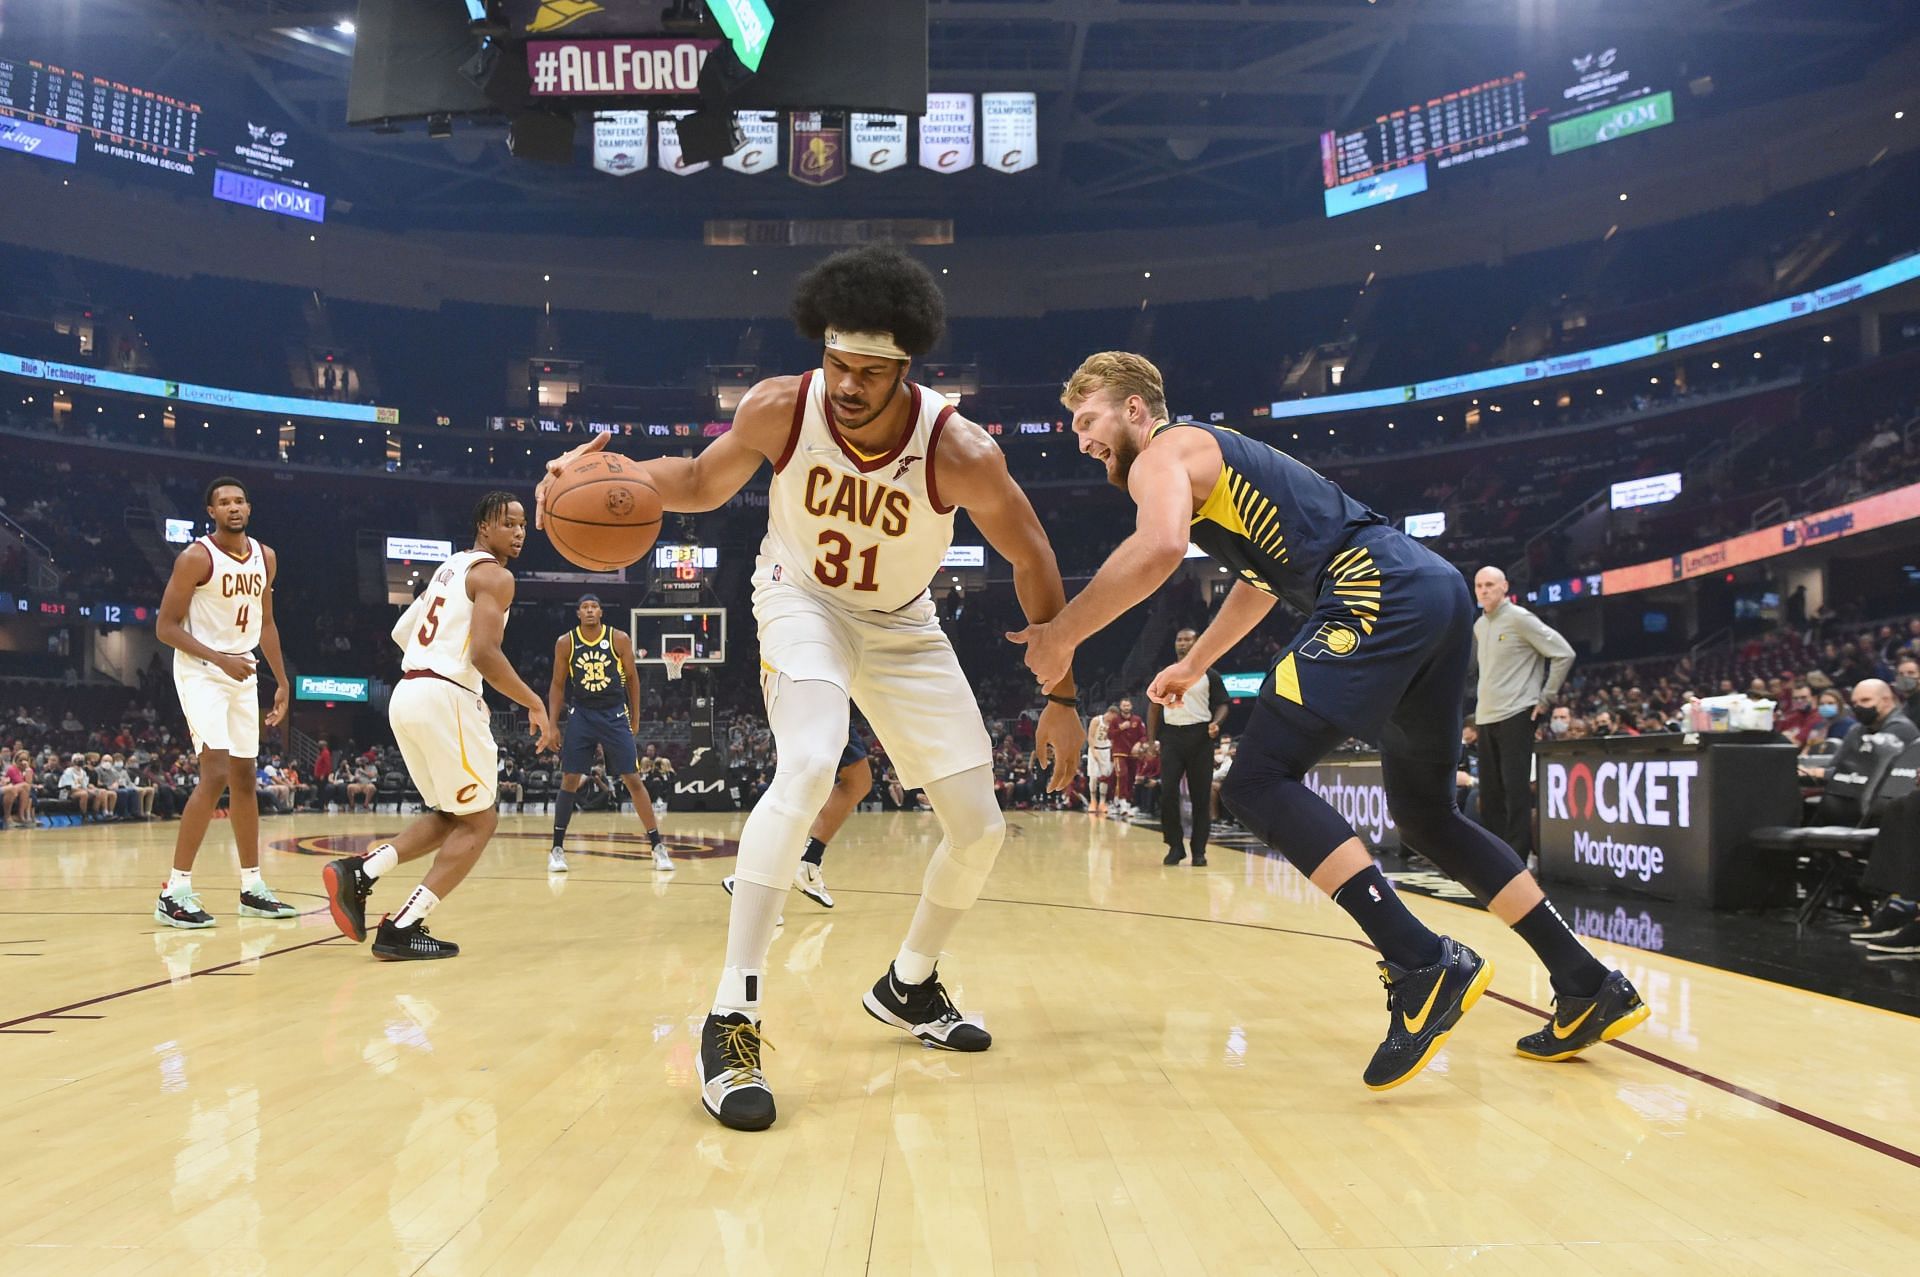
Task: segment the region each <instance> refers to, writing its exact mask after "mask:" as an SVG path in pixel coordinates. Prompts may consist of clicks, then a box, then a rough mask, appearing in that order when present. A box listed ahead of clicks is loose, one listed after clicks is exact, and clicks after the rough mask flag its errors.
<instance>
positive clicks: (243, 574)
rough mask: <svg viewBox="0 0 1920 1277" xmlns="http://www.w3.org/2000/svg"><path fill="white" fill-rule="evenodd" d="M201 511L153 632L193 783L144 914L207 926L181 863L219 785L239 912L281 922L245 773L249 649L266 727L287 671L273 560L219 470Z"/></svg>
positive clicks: (248, 507)
mask: <svg viewBox="0 0 1920 1277" xmlns="http://www.w3.org/2000/svg"><path fill="white" fill-rule="evenodd" d="M206 507H207V517H208V518H209V519H210V520H211V521H212V523H213V532H212V533H211V534H210V535H208V536H203V537H201V538H199V539H198V540H196V541H194V542H193V543H192V544H191V545H189V546H187V548H186V549H184V550H182V551H180V555H179V557H178V558H176V559H175V560H174V561H173V574H172V575H171V576H169V577H168V578H167V590H166V593H165V594H164V595H162V596H161V599H160V620H159V623H158V625H157V626H156V627H155V632H156V633H157V634H158V636H159V639H160V641H161V642H162V643H165V644H166V645H167V646H168V647H171V648H172V649H173V686H174V689H175V690H176V691H177V692H178V693H179V694H180V708H181V709H182V710H183V711H184V712H185V713H186V716H187V730H188V733H189V734H190V735H191V736H192V737H193V748H194V752H195V753H196V754H198V755H199V759H200V779H199V781H198V782H197V783H196V784H195V785H194V787H193V795H192V796H191V797H190V798H188V799H187V805H186V807H185V808H184V809H183V810H182V811H181V812H180V832H179V834H178V835H176V836H175V838H174V843H173V872H172V874H171V875H169V876H168V878H167V885H166V887H165V888H164V889H163V890H162V891H161V892H160V900H159V902H158V903H157V904H155V905H154V907H153V920H154V921H155V922H159V923H163V924H165V925H166V926H169V927H186V928H198V927H211V926H212V925H213V915H212V914H210V913H208V912H207V911H206V909H205V908H203V907H202V906H201V904H200V897H199V895H198V894H197V893H195V891H194V889H193V861H194V858H195V857H196V856H198V855H199V854H200V843H201V842H202V841H203V840H204V839H205V838H206V836H207V822H208V821H210V820H211V819H213V812H214V808H215V807H217V806H218V805H219V803H220V791H221V790H223V789H224V790H227V791H228V797H227V814H228V816H229V817H230V823H231V824H232V826H233V843H234V848H235V850H237V851H238V852H239V853H240V914H241V916H242V917H249V918H291V917H294V916H296V915H297V914H298V913H299V910H297V909H295V908H294V907H293V906H292V905H290V904H287V903H286V902H285V901H283V900H281V899H280V898H279V897H277V896H275V895H274V894H273V890H272V889H271V888H270V887H268V886H267V884H266V883H265V882H264V881H262V879H261V877H260V803H259V796H258V790H257V789H256V788H255V776H254V760H255V759H256V758H257V757H258V756H259V754H260V682H259V679H258V678H257V677H256V676H255V674H254V662H253V652H254V649H255V648H258V649H260V650H261V651H262V652H264V653H266V657H267V664H268V665H269V666H270V667H272V669H273V677H274V681H275V686H274V689H273V708H272V709H271V710H270V711H268V713H267V719H266V722H267V726H269V727H272V726H273V725H274V724H276V723H278V722H279V721H280V720H281V719H283V718H285V717H286V716H287V668H286V666H285V665H284V664H283V663H282V662H281V659H280V630H279V627H278V626H276V625H275V624H274V622H273V578H274V574H275V573H276V572H277V571H278V570H279V560H278V559H277V558H275V556H274V553H273V551H272V550H271V549H269V548H267V547H266V546H264V545H261V544H260V543H259V542H258V541H256V540H254V539H253V538H252V537H250V536H248V535H247V521H248V520H249V519H251V518H252V517H253V503H252V502H251V501H249V500H248V499H247V489H246V485H245V484H243V483H241V482H240V481H239V480H238V479H233V478H228V477H226V476H224V475H223V476H221V477H220V478H218V479H215V480H214V481H213V482H212V483H210V484H208V485H207V491H206Z"/></svg>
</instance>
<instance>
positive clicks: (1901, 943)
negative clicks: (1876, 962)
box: [1867, 919, 1920, 954]
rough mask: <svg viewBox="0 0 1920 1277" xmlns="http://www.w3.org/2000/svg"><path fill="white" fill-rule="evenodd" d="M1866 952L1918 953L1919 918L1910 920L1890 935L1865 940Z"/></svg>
mask: <svg viewBox="0 0 1920 1277" xmlns="http://www.w3.org/2000/svg"><path fill="white" fill-rule="evenodd" d="M1867 952H1868V953H1898V954H1920V919H1913V920H1910V921H1909V922H1908V923H1907V925H1906V926H1904V927H1902V928H1900V929H1899V930H1898V931H1896V932H1894V933H1893V934H1892V935H1890V936H1884V937H1882V938H1881V939H1879V940H1869V941H1867Z"/></svg>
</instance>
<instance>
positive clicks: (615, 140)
mask: <svg viewBox="0 0 1920 1277" xmlns="http://www.w3.org/2000/svg"><path fill="white" fill-rule="evenodd" d="M593 166H594V167H595V168H597V169H599V170H600V171H601V172H602V173H611V174H613V175H614V176H615V177H625V176H627V174H629V173H638V172H639V171H640V170H641V169H643V168H645V167H646V166H647V112H645V111H601V112H599V113H597V114H595V115H594V117H593Z"/></svg>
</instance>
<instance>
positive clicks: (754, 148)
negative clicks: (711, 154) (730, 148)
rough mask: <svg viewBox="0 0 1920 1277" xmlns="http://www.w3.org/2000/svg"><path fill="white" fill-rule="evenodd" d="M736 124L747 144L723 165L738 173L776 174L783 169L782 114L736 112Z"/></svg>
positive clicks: (771, 112) (723, 161)
mask: <svg viewBox="0 0 1920 1277" xmlns="http://www.w3.org/2000/svg"><path fill="white" fill-rule="evenodd" d="M733 123H735V125H739V131H741V134H743V136H745V138H747V140H745V142H741V146H739V150H737V152H733V154H732V156H728V157H726V159H722V161H720V163H724V165H726V167H730V169H733V171H735V173H772V171H774V169H778V167H780V111H733Z"/></svg>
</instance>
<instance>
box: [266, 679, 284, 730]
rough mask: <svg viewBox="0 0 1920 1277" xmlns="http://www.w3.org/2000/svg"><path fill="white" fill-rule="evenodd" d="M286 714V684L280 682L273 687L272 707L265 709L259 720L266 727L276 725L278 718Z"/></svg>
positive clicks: (278, 722) (277, 724) (278, 723)
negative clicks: (265, 711)
mask: <svg viewBox="0 0 1920 1277" xmlns="http://www.w3.org/2000/svg"><path fill="white" fill-rule="evenodd" d="M286 716H287V685H286V684H285V683H282V684H281V685H280V686H278V687H276V688H274V689H273V708H272V709H270V710H268V711H267V716H266V718H264V719H262V720H261V721H262V722H263V723H265V724H266V725H267V726H268V727H278V726H279V725H280V720H281V719H283V718H285V717H286Z"/></svg>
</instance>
